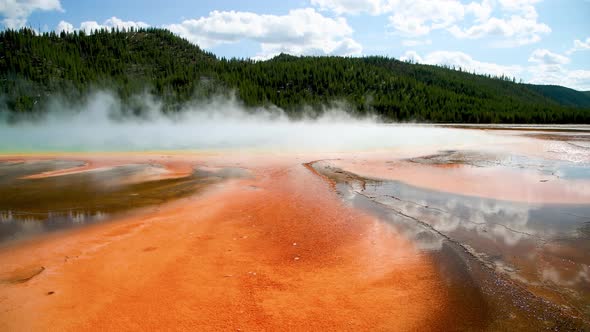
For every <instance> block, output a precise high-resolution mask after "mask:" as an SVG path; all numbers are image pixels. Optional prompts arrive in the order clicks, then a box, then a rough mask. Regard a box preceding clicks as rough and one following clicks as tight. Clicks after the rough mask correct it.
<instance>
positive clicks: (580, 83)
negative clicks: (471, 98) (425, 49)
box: [401, 49, 590, 91]
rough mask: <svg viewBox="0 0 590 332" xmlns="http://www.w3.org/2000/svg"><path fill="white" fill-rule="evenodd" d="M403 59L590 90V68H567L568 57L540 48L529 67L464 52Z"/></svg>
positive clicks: (411, 55) (412, 53)
mask: <svg viewBox="0 0 590 332" xmlns="http://www.w3.org/2000/svg"><path fill="white" fill-rule="evenodd" d="M401 60H404V61H407V60H412V61H414V62H417V63H422V64H431V65H446V66H450V67H453V66H454V67H455V68H457V69H458V68H459V67H460V68H461V69H462V70H463V71H468V72H476V73H480V74H492V75H494V76H502V75H504V76H508V77H516V78H517V79H518V78H519V77H523V76H526V77H528V80H527V81H528V82H529V83H533V84H551V85H561V86H567V87H570V88H572V89H576V90H581V91H588V90H590V70H568V69H567V68H565V66H564V65H566V64H568V63H569V62H570V60H569V58H567V57H565V56H563V55H560V54H556V53H553V52H550V51H548V50H545V49H539V50H535V51H534V52H532V54H531V56H530V58H529V61H530V62H531V63H532V64H531V65H530V66H518V65H508V66H507V65H499V64H496V63H490V62H482V61H477V60H475V59H473V58H472V57H471V56H470V55H468V54H465V53H462V52H451V51H436V52H432V53H429V54H427V55H425V56H420V55H419V54H418V53H417V52H415V51H408V52H406V53H405V54H404V55H403V56H402V57H401Z"/></svg>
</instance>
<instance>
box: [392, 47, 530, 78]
mask: <svg viewBox="0 0 590 332" xmlns="http://www.w3.org/2000/svg"><path fill="white" fill-rule="evenodd" d="M401 60H404V61H406V60H412V61H414V62H418V63H422V64H430V65H446V66H450V67H453V66H454V67H455V68H457V69H458V68H461V69H462V70H463V71H467V72H476V73H479V74H492V75H494V76H502V75H505V76H509V77H518V76H519V74H520V73H522V72H523V68H522V67H521V66H517V65H511V66H504V65H499V64H495V63H491V62H481V61H477V60H475V59H473V58H472V57H471V56H470V55H469V54H466V53H463V52H453V51H435V52H432V53H429V54H427V55H426V56H424V57H422V56H420V55H419V54H418V53H416V52H415V51H408V52H406V53H405V54H404V55H403V56H402V57H401Z"/></svg>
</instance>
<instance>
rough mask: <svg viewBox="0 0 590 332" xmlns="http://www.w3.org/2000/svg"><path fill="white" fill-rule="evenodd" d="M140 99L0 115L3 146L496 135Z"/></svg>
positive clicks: (444, 140) (274, 143)
mask: <svg viewBox="0 0 590 332" xmlns="http://www.w3.org/2000/svg"><path fill="white" fill-rule="evenodd" d="M141 99H142V103H143V104H144V106H147V108H148V109H149V111H148V112H146V113H147V114H143V115H142V116H140V117H138V116H129V115H124V114H125V112H122V106H121V103H120V102H119V101H118V100H117V99H116V98H115V97H113V96H112V95H111V94H108V93H103V92H101V93H96V94H94V95H92V96H91V97H90V98H88V101H87V102H86V104H85V105H83V106H81V107H77V108H72V107H65V106H63V105H62V104H60V103H58V102H55V101H54V102H53V104H52V106H51V107H50V109H49V110H48V111H47V112H46V114H47V115H46V116H45V117H44V118H43V119H42V120H37V121H17V122H15V123H9V122H8V121H5V120H2V117H0V151H5V152H8V151H9V152H18V151H145V150H218V149H258V150H277V151H290V150H293V151H302V150H304V151H307V150H313V151H343V150H375V149H385V148H392V147H399V146H417V147H418V146H437V147H441V148H445V147H449V146H452V147H455V148H456V147H458V146H462V145H463V144H464V143H466V142H469V143H472V144H473V143H477V142H479V143H491V142H492V141H493V140H496V139H497V137H491V136H487V135H485V134H482V133H477V132H471V131H463V130H454V129H444V128H434V127H424V126H409V125H384V124H379V123H378V121H377V119H376V118H374V117H367V118H364V119H355V118H353V117H351V116H350V115H348V114H347V113H345V112H344V111H341V110H328V111H326V112H324V114H323V115H322V116H320V117H319V118H315V119H311V118H306V119H303V120H298V121H294V120H291V119H289V118H288V117H287V116H286V115H285V114H284V112H282V111H281V110H279V109H274V110H258V111H255V112H252V111H246V110H245V109H244V108H243V107H241V106H240V105H239V103H238V102H236V101H235V100H233V99H231V98H229V99H228V98H225V99H221V98H218V99H217V100H212V101H209V102H206V103H201V104H194V105H193V106H191V107H187V108H186V109H185V110H183V111H182V112H179V113H176V114H174V115H172V116H170V115H164V114H163V113H162V112H161V111H160V104H159V103H158V102H157V101H156V100H154V99H153V98H151V97H149V96H142V97H141Z"/></svg>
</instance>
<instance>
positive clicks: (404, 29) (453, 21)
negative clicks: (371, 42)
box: [311, 0, 551, 47]
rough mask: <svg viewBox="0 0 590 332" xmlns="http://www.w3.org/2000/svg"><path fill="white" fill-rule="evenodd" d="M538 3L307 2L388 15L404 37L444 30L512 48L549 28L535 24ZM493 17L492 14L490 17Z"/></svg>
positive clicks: (486, 0) (424, 0)
mask: <svg viewBox="0 0 590 332" xmlns="http://www.w3.org/2000/svg"><path fill="white" fill-rule="evenodd" d="M539 1H540V0H481V1H479V2H477V1H472V2H469V3H464V2H462V1H460V0H437V1H430V0H414V1H412V0H360V1H354V0H311V3H312V4H313V5H315V6H317V7H318V8H320V9H321V10H331V11H333V12H335V13H336V14H339V15H340V14H359V13H369V14H371V15H383V14H387V15H389V18H388V19H389V25H388V26H389V27H391V28H392V29H393V30H394V32H395V33H398V34H401V35H404V36H425V35H428V34H429V33H430V32H431V31H434V30H441V29H446V30H448V31H449V32H450V33H451V34H452V35H453V36H454V37H456V38H459V39H479V38H484V37H491V38H495V39H497V42H496V43H495V45H496V46H501V47H512V46H519V45H525V44H531V43H535V42H538V41H539V40H541V37H542V35H543V34H547V33H549V32H551V28H550V27H549V26H548V25H546V24H544V23H540V22H538V14H537V11H536V9H535V4H536V3H538V2H539ZM493 14H495V15H493Z"/></svg>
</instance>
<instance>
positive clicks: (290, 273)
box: [0, 126, 590, 331]
mask: <svg viewBox="0 0 590 332" xmlns="http://www.w3.org/2000/svg"><path fill="white" fill-rule="evenodd" d="M363 128H364V127H363ZM321 129H322V128H321V127H318V128H315V129H314V130H313V131H312V136H311V137H312V138H311V139H309V140H303V141H302V146H300V147H297V146H296V142H297V139H295V138H293V137H290V138H283V139H279V140H278V141H277V143H276V144H275V143H268V144H262V146H263V148H261V147H260V144H258V143H257V142H258V141H256V142H244V141H243V142H242V143H243V144H244V145H245V146H246V147H244V146H241V145H240V146H234V147H230V148H227V149H224V150H217V151H216V150H212V149H213V148H215V146H216V145H215V144H217V142H220V141H223V139H222V138H219V140H217V141H215V142H216V143H215V144H212V145H210V146H207V150H206V151H205V150H197V151H188V150H185V151H159V152H129V153H123V152H94V153H90V152H86V153H81V152H51V153H49V152H43V153H31V152H27V153H24V154H23V153H12V152H11V153H5V154H3V155H0V330H2V331H21V330H22V331H24V330H105V329H106V330H120V329H125V330H161V329H174V330H224V331H226V330H234V331H235V330H242V331H245V330H256V331H258V330H320V329H323V330H354V331H358V330H371V331H373V330H396V331H399V330H402V331H403V330H412V331H416V330H420V331H422V330H440V331H447V330H477V331H480V330H488V331H498V330H529V331H539V330H558V331H570V330H573V331H577V330H588V329H590V254H589V253H590V147H589V146H588V141H589V139H590V130H589V129H588V128H587V127H576V128H566V127H561V126H558V127H555V128H544V127H531V128H516V129H512V128H508V127H501V128H492V127H483V128H479V127H478V128H473V127H467V128H432V127H417V129H416V133H419V134H420V136H421V139H416V140H411V139H406V141H407V142H406V143H404V140H400V138H402V137H406V138H407V137H408V135H411V134H412V130H413V129H412V127H403V128H402V129H399V130H401V133H402V134H400V133H399V132H398V133H397V134H395V133H393V134H392V133H391V131H396V130H397V129H398V128H396V127H395V126H382V127H379V128H378V130H370V129H369V128H364V129H363V134H366V135H373V136H372V137H373V139H372V140H367V141H363V142H361V143H358V142H357V143H358V144H356V145H354V144H353V145H347V144H344V145H346V146H345V147H344V146H343V145H340V144H337V143H339V142H340V137H332V138H330V139H327V140H326V139H324V138H323V136H320V135H319V134H318V132H319V131H321ZM492 129H493V130H492ZM277 130H280V128H279V129H277ZM316 130H317V132H316ZM42 134H43V133H41V134H40V135H42ZM316 134H317V135H318V136H317V140H316V142H315V143H317V144H316V146H314V148H310V146H312V145H313V144H312V140H314V135H316ZM259 135H260V136H259V139H260V140H262V141H265V142H266V140H265V137H264V133H260V134H259ZM273 135H274V134H273ZM210 139H213V138H210ZM378 139H380V140H382V141H381V142H379V141H378ZM396 139H398V140H397V141H396ZM285 142H288V144H287V143H285ZM345 143H346V142H345ZM48 144H49V143H48ZM56 147H57V146H52V147H51V148H52V149H55V148H56ZM97 147H98V146H97ZM160 148H162V147H161V146H158V149H160ZM238 148H239V149H238ZM140 150H143V147H142V148H141V149H140Z"/></svg>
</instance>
